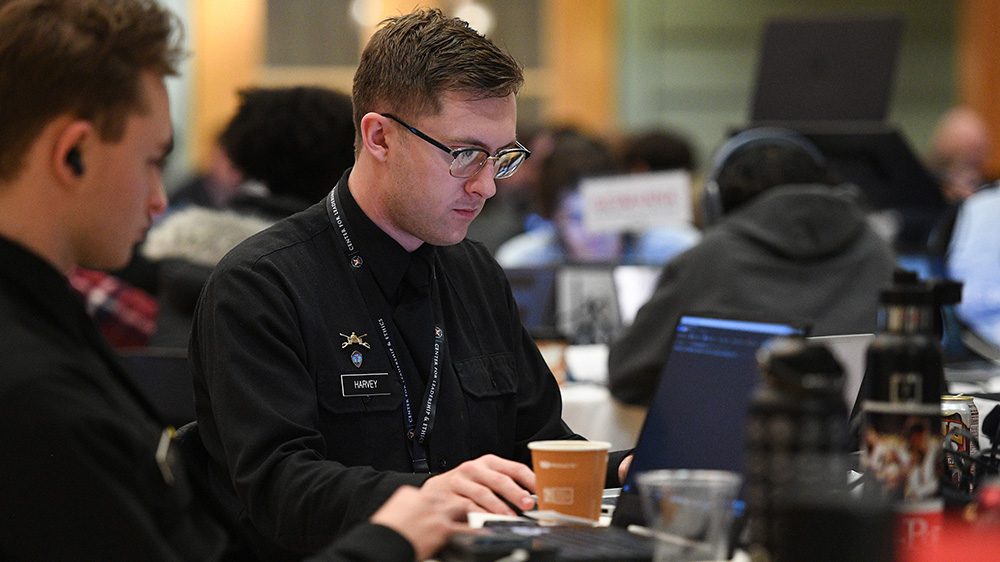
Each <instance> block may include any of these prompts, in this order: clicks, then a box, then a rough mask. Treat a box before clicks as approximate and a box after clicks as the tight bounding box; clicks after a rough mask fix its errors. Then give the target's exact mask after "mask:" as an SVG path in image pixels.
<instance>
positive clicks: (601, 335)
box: [556, 264, 622, 345]
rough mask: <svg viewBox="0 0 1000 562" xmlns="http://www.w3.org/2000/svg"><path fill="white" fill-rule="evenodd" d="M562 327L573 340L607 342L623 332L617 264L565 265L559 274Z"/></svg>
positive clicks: (558, 304)
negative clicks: (615, 271)
mask: <svg viewBox="0 0 1000 562" xmlns="http://www.w3.org/2000/svg"><path fill="white" fill-rule="evenodd" d="M556 318H557V326H558V328H559V331H560V332H562V333H563V334H565V335H566V338H567V339H568V340H569V341H570V343H573V344H584V345H585V344H608V343H611V341H612V340H613V339H614V338H615V337H616V336H617V335H618V334H619V333H620V332H621V330H622V317H621V312H620V309H619V302H618V292H617V290H616V288H615V278H614V267H613V266H611V265H608V264H586V265H585V264H573V265H562V266H560V267H559V269H558V272H557V274H556Z"/></svg>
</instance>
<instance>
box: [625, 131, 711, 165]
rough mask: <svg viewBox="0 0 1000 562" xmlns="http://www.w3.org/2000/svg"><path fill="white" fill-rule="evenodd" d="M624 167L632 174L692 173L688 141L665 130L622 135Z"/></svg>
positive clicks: (691, 159) (693, 155) (693, 163)
mask: <svg viewBox="0 0 1000 562" xmlns="http://www.w3.org/2000/svg"><path fill="white" fill-rule="evenodd" d="M620 151H621V157H622V162H623V164H624V165H625V169H626V170H628V172H629V173H632V174H640V173H643V172H658V171H667V170H686V171H688V172H694V170H695V168H696V167H697V166H696V165H695V160H696V157H695V152H694V148H693V147H692V146H691V141H689V140H688V139H686V138H684V137H683V136H681V135H680V134H678V133H675V132H673V131H670V130H667V129H647V130H644V131H639V132H635V133H630V134H628V135H626V136H625V138H624V139H623V140H622V143H621V148H620Z"/></svg>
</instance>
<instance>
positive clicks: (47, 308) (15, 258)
mask: <svg viewBox="0 0 1000 562" xmlns="http://www.w3.org/2000/svg"><path fill="white" fill-rule="evenodd" d="M0 263H2V264H3V267H0V279H3V280H4V282H5V283H10V284H11V285H12V286H16V287H17V288H18V289H17V290H19V291H20V292H21V293H22V294H24V295H26V296H27V297H28V298H30V299H31V300H32V301H34V302H35V304H36V306H37V307H38V311H39V312H40V313H44V314H47V315H49V316H51V317H52V318H53V319H55V320H56V321H57V323H58V325H59V326H62V327H63V328H64V329H67V330H70V331H72V332H74V334H75V336H76V337H87V336H88V332H89V331H92V330H94V328H93V324H92V322H91V321H90V317H89V316H87V313H86V311H85V310H84V307H83V301H82V299H81V297H80V296H79V295H78V294H77V293H76V292H74V291H73V290H72V288H71V287H70V284H69V281H68V280H67V278H66V276H65V275H63V274H62V273H60V272H59V271H58V270H56V269H55V267H53V266H52V265H51V264H50V263H49V262H47V261H45V260H44V259H42V258H41V257H39V256H38V255H36V254H35V253H34V252H32V251H30V250H28V249H27V248H25V247H23V246H21V245H20V244H18V243H16V242H14V241H12V240H9V239H7V238H4V237H2V236H0Z"/></svg>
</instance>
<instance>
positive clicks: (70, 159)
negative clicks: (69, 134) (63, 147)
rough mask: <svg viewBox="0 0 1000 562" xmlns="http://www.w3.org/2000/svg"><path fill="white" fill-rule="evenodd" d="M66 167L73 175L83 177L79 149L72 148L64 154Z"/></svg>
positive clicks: (81, 158)
mask: <svg viewBox="0 0 1000 562" xmlns="http://www.w3.org/2000/svg"><path fill="white" fill-rule="evenodd" d="M66 165H67V166H69V169H70V170H72V171H73V175H74V176H76V177H80V176H82V175H83V172H84V168H83V157H81V156H80V149H79V148H77V147H75V146H74V147H73V148H71V149H69V152H67V153H66Z"/></svg>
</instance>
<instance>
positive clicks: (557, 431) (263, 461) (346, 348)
mask: <svg viewBox="0 0 1000 562" xmlns="http://www.w3.org/2000/svg"><path fill="white" fill-rule="evenodd" d="M345 178H346V175H345ZM346 186H347V182H346V179H342V180H341V182H340V184H339V186H338V189H337V192H338V193H339V196H338V201H339V203H338V206H339V207H340V208H342V212H343V216H344V217H346V219H347V221H348V223H349V227H350V238H351V244H352V246H353V247H355V248H356V250H357V251H358V252H360V256H361V257H362V263H363V265H362V267H366V268H371V269H370V270H371V271H372V273H373V275H374V279H375V284H376V285H377V287H374V288H373V289H372V294H374V295H375V296H376V297H377V298H375V299H374V300H375V301H377V302H370V301H372V300H373V299H372V295H369V296H368V300H366V297H365V295H364V294H362V292H361V289H359V287H360V285H359V284H358V283H359V281H358V279H359V278H360V277H359V276H360V275H361V273H363V270H357V271H356V270H355V269H354V268H353V267H352V266H351V264H350V263H349V262H350V260H349V259H348V256H347V255H346V254H345V251H346V245H345V242H344V240H343V238H342V236H341V233H340V230H339V229H337V228H333V227H332V222H331V219H330V217H329V216H328V210H327V203H326V202H324V203H320V204H318V205H315V206H313V207H311V208H309V209H307V210H305V211H303V212H302V213H299V214H297V215H294V216H292V217H290V218H289V219H286V220H284V221H281V222H279V223H277V224H276V225H274V226H273V227H271V228H269V229H268V230H266V231H264V232H262V233H260V234H258V235H257V236H254V237H252V238H250V239H249V240H247V241H246V242H244V243H243V244H241V245H240V246H238V247H237V248H236V249H235V250H234V251H233V252H231V253H230V254H229V255H228V256H227V257H226V258H224V259H223V260H222V262H221V263H220V264H219V266H218V267H217V268H216V271H215V273H214V274H213V275H212V277H211V279H210V280H209V282H208V284H207V286H206V289H205V292H204V293H203V295H202V300H201V302H200V304H199V309H198V311H197V314H196V321H195V326H194V331H193V335H192V343H191V356H192V359H193V366H194V376H195V399H196V404H197V412H198V422H199V425H200V427H201V430H202V438H203V440H204V442H205V447H206V448H207V449H208V451H209V453H210V454H211V455H212V456H213V457H214V459H215V461H216V462H217V464H218V471H217V476H218V480H219V487H220V488H223V487H228V488H229V492H230V493H233V492H235V493H236V495H237V496H238V498H239V501H238V502H237V504H238V505H241V506H242V508H240V509H241V511H242V512H241V513H239V514H238V515H239V516H240V517H241V518H242V519H243V520H244V521H245V522H246V523H247V524H248V525H252V527H253V528H254V529H255V530H256V532H258V533H259V534H260V538H261V540H262V541H263V542H262V544H264V545H265V547H274V550H270V551H268V555H269V556H272V557H274V556H279V555H281V554H285V555H287V554H288V553H289V552H288V551H291V552H308V551H310V550H312V549H315V548H316V547H317V546H318V545H321V544H323V543H325V542H327V541H328V540H329V538H330V537H331V536H332V533H333V532H334V531H335V529H336V527H337V526H338V525H349V524H352V523H353V522H356V521H358V520H360V519H362V518H365V517H367V516H368V515H370V513H371V512H372V511H373V510H374V509H375V508H377V507H378V506H379V505H380V504H381V503H382V502H384V501H385V499H386V498H387V497H388V496H389V495H390V494H391V493H392V491H393V490H395V489H396V488H397V487H398V486H400V485H401V484H415V485H419V484H421V483H422V482H423V481H424V480H425V479H426V478H427V477H428V475H427V474H417V473H414V471H413V464H412V463H411V459H410V454H409V449H408V447H407V441H406V437H405V434H406V428H405V424H404V419H403V416H404V410H403V397H402V385H401V384H400V377H399V374H398V373H397V371H396V370H395V368H394V367H393V366H392V362H391V360H390V358H389V356H388V354H387V351H386V350H387V347H386V344H385V343H384V342H385V340H384V339H383V337H382V335H381V329H380V327H379V325H378V323H377V317H378V316H379V313H378V310H379V309H380V307H382V308H384V307H388V306H389V304H390V303H389V301H391V300H392V299H393V298H394V296H395V293H396V289H397V286H398V285H399V283H400V280H401V278H402V277H403V272H404V271H405V270H406V268H407V266H408V264H409V261H410V259H411V256H410V255H409V254H408V253H407V252H406V251H405V250H404V249H403V248H402V247H401V246H399V245H398V244H396V243H395V242H394V241H393V240H392V239H391V238H389V237H388V235H386V234H385V233H384V232H382V231H381V230H380V229H378V227H376V226H375V224H374V223H372V222H371V221H370V220H369V219H368V218H367V217H366V216H365V215H364V214H363V212H362V211H361V209H360V208H359V207H358V206H357V203H356V202H354V200H353V198H352V197H351V195H350V192H349V190H348V189H347V188H346ZM429 250H430V251H427V252H424V253H427V254H429V255H430V256H431V259H433V260H434V264H435V269H436V271H437V274H438V286H439V288H440V290H439V294H440V302H441V309H442V314H443V318H442V320H443V322H442V324H443V325H442V327H443V329H444V333H445V339H446V342H447V343H446V348H447V349H446V350H444V351H443V354H444V357H445V359H444V361H443V364H442V368H441V382H440V387H439V393H438V404H437V415H436V418H435V422H434V427H433V430H432V431H431V433H430V437H429V441H428V449H429V466H430V470H431V472H432V473H436V472H443V471H445V470H448V469H450V468H453V467H455V466H457V465H458V464H460V463H462V462H464V461H467V460H470V459H474V458H476V457H479V456H481V455H483V454H486V453H493V454H496V455H499V456H502V457H506V458H509V459H514V460H517V461H521V462H524V463H530V454H529V451H528V449H527V443H528V442H529V441H532V440H536V439H565V438H579V436H576V435H574V434H573V432H572V431H571V430H570V429H569V428H568V427H566V425H565V424H564V423H563V422H562V420H561V417H560V416H561V398H560V394H559V389H558V387H557V385H556V382H555V379H554V378H553V377H552V374H551V372H550V371H549V369H548V368H547V366H546V365H545V362H544V360H543V359H542V357H541V355H540V354H539V352H538V350H537V348H536V347H535V345H534V343H533V342H532V340H531V338H530V337H529V336H528V335H527V333H526V332H525V330H524V329H523V328H522V326H521V323H520V320H519V318H518V314H517V308H516V304H515V301H514V299H513V297H512V296H511V292H510V289H509V286H508V284H507V281H506V278H505V277H504V274H503V271H502V270H501V269H500V267H499V266H498V265H497V264H496V262H495V261H494V260H493V258H492V257H491V256H490V254H489V252H488V251H487V250H486V249H485V248H484V247H483V246H482V245H480V244H478V243H474V242H470V241H464V242H461V243H459V244H457V245H454V246H450V247H437V248H432V249H429ZM369 279H370V278H369ZM373 286H374V285H373ZM386 323H387V324H389V326H388V328H389V329H390V330H391V329H392V328H393V326H392V320H391V318H387V319H386ZM352 334H354V335H357V336H360V337H361V339H362V340H363V341H364V345H360V344H357V343H352V341H353V340H351V339H349V338H348V337H347V336H350V335H352ZM366 346H368V347H366ZM393 346H394V348H395V350H396V352H397V357H398V360H399V363H400V365H401V367H402V370H403V371H404V373H406V376H407V379H406V380H408V383H407V388H408V389H409V394H410V398H411V402H412V404H413V408H414V410H417V409H419V408H420V404H418V403H419V402H420V398H421V397H422V396H423V392H424V387H425V385H424V384H423V381H422V379H420V378H416V377H415V375H414V373H416V372H417V370H416V367H415V364H414V361H413V359H412V357H411V353H410V352H409V351H408V350H407V348H406V345H404V344H403V342H402V341H400V340H393ZM354 352H357V353H359V354H360V355H361V362H360V364H359V365H358V366H356V365H355V364H354V363H353V362H352V355H353V354H354ZM359 373H375V374H384V375H381V376H380V378H379V380H380V381H382V382H381V383H380V384H383V383H384V384H385V385H386V389H385V393H384V394H382V395H375V396H369V397H361V396H345V395H346V394H349V393H348V392H346V391H345V390H344V387H343V386H342V385H343V384H345V381H346V380H350V376H351V375H355V374H359ZM618 460H620V456H618V457H613V458H612V459H611V460H610V462H609V466H610V465H613V467H614V469H612V470H609V472H611V471H613V470H616V468H617V466H618V462H617V461H618ZM614 481H615V482H616V481H617V478H615V479H614ZM282 551H284V552H282Z"/></svg>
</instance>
